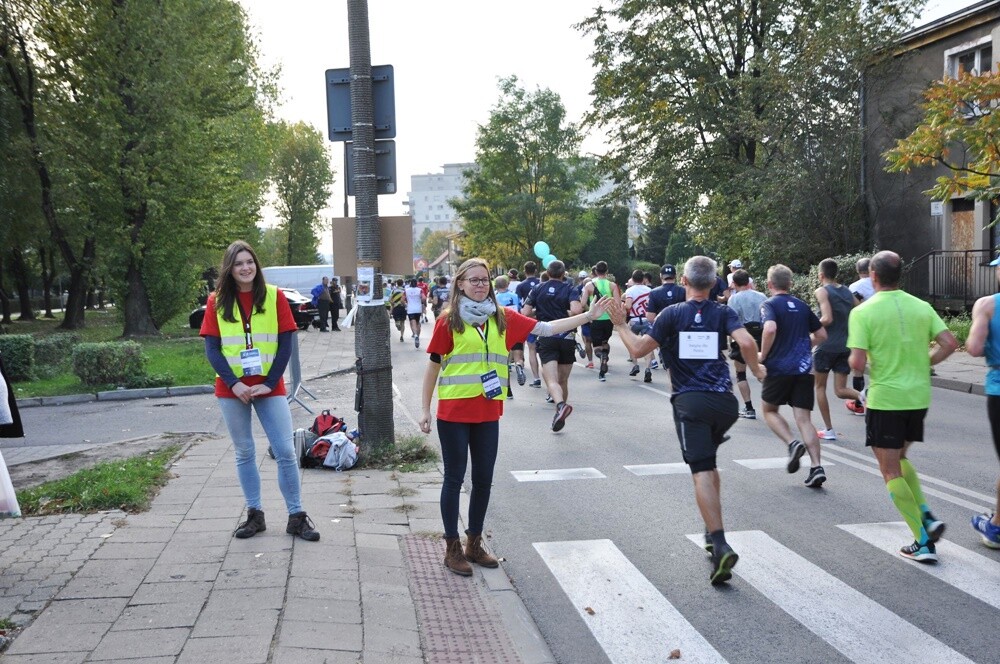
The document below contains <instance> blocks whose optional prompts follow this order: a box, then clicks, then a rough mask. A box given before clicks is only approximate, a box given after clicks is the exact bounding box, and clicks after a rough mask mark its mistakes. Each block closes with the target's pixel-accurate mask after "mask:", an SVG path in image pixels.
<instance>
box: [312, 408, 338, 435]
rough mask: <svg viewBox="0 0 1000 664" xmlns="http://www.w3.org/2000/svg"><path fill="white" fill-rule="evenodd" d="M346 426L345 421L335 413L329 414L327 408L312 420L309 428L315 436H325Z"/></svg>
mask: <svg viewBox="0 0 1000 664" xmlns="http://www.w3.org/2000/svg"><path fill="white" fill-rule="evenodd" d="M346 428H347V423H346V422H344V420H342V419H340V418H339V417H337V416H336V415H331V414H330V411H329V410H324V411H323V412H322V413H320V414H319V415H317V416H316V419H315V420H313V423H312V426H311V427H309V430H310V431H312V432H313V433H314V434H315V435H316V436H325V435H327V434H328V433H333V432H335V431H343V430H344V429H346Z"/></svg>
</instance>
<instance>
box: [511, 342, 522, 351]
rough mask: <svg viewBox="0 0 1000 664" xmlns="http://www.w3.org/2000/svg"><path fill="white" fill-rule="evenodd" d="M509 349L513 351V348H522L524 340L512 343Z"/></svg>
mask: <svg viewBox="0 0 1000 664" xmlns="http://www.w3.org/2000/svg"><path fill="white" fill-rule="evenodd" d="M510 349H511V350H512V351H515V350H524V342H523V341H519V342H517V343H516V344H514V345H513V346H511V347H510Z"/></svg>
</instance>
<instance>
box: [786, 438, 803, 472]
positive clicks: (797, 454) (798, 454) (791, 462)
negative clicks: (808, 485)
mask: <svg viewBox="0 0 1000 664" xmlns="http://www.w3.org/2000/svg"><path fill="white" fill-rule="evenodd" d="M805 453H806V446H805V445H803V444H802V441H801V440H793V441H792V442H790V443H788V466H787V469H788V472H790V473H797V472H799V459H801V458H802V455H803V454H805Z"/></svg>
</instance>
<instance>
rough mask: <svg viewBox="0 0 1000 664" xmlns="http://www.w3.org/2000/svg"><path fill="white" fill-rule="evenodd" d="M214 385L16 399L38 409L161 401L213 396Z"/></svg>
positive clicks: (19, 403) (148, 388) (24, 404)
mask: <svg viewBox="0 0 1000 664" xmlns="http://www.w3.org/2000/svg"><path fill="white" fill-rule="evenodd" d="M214 392H215V386H214V385H180V386H178V387H147V388H142V389H135V390H107V391H104V392H97V393H84V394H63V395H60V396H57V397H28V398H26V399H18V400H17V407H18V408H38V407H40V406H65V405H68V404H76V403H91V402H93V401H132V400H135V399H162V398H167V397H184V396H191V395H194V394H213V393H214Z"/></svg>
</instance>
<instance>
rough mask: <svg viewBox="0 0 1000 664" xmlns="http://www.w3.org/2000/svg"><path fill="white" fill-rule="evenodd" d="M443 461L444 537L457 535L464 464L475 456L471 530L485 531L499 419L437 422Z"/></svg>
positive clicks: (495, 456) (470, 509) (471, 498)
mask: <svg viewBox="0 0 1000 664" xmlns="http://www.w3.org/2000/svg"><path fill="white" fill-rule="evenodd" d="M437 430H438V438H439V439H440V441H441V459H442V460H443V461H444V484H442V485H441V521H442V522H443V523H444V536H445V537H458V497H459V495H460V494H461V493H462V482H463V481H464V480H465V467H466V465H467V463H468V459H469V457H470V456H471V457H472V492H471V493H470V494H469V532H470V533H473V534H477V535H478V534H480V533H482V532H483V521H485V520H486V508H487V507H488V506H489V504H490V486H491V485H492V484H493V466H494V464H495V463H496V460H497V442H498V440H499V438H500V422H499V421H495V422H480V423H477V424H469V423H468V422H447V421H445V420H438V421H437Z"/></svg>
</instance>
